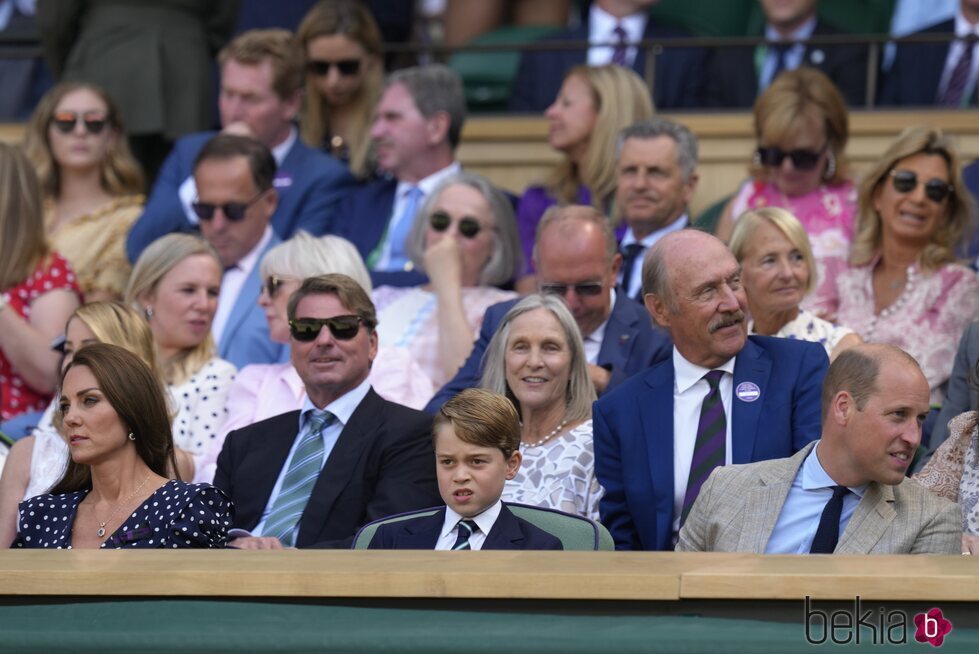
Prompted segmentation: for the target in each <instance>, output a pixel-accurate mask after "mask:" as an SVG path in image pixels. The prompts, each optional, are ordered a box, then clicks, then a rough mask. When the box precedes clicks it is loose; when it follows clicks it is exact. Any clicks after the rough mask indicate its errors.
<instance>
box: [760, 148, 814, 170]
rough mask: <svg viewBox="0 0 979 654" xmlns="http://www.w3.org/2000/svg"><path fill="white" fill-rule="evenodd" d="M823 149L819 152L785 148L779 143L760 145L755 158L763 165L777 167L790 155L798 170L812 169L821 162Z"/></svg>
mask: <svg viewBox="0 0 979 654" xmlns="http://www.w3.org/2000/svg"><path fill="white" fill-rule="evenodd" d="M823 150H825V148H823ZM823 150H820V151H818V152H817V151H815V150H806V149H804V148H798V149H795V150H783V149H782V148H780V147H778V146H777V145H772V146H769V147H759V148H758V149H757V150H755V160H756V161H757V162H758V163H759V164H761V165H763V166H768V167H771V168H776V167H778V166H781V165H782V162H783V161H785V158H786V157H788V158H789V160H790V161H791V162H792V167H793V168H795V169H796V170H812V169H813V168H815V167H816V165H817V164H818V163H819V157H820V156H821V155H822V154H823Z"/></svg>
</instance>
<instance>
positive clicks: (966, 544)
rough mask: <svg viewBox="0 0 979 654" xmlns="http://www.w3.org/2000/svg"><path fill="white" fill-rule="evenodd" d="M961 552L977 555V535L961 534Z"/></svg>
mask: <svg viewBox="0 0 979 654" xmlns="http://www.w3.org/2000/svg"><path fill="white" fill-rule="evenodd" d="M962 553H963V554H976V555H979V536H973V535H972V534H968V533H963V534H962Z"/></svg>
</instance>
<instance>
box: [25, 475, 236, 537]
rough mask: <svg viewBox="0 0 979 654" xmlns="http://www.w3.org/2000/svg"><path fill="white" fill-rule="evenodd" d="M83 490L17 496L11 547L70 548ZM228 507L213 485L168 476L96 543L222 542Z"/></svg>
mask: <svg viewBox="0 0 979 654" xmlns="http://www.w3.org/2000/svg"><path fill="white" fill-rule="evenodd" d="M87 494H88V491H76V492H74V493H63V494H61V495H38V496H37V497H32V498H31V499H29V500H24V501H23V502H21V503H20V522H19V527H18V531H17V538H16V540H14V543H13V545H11V547H31V548H34V547H44V548H52V549H71V528H72V524H73V523H74V521H75V512H76V511H77V510H78V505H79V504H81V501H82V500H83V499H85V496H86V495H87ZM233 511H234V508H233V506H232V504H231V500H229V499H228V496H227V495H225V494H224V493H223V492H222V491H221V490H219V489H217V488H215V487H214V486H211V485H210V484H188V483H186V482H182V481H176V480H171V481H168V482H167V483H165V484H164V485H163V486H160V487H159V488H158V489H157V490H156V492H155V493H153V494H152V495H150V496H149V497H148V498H146V500H145V501H144V502H143V503H142V504H141V505H140V506H138V507H137V508H136V510H135V511H133V513H132V514H131V515H130V516H129V518H127V519H126V521H125V522H124V523H123V524H122V526H121V527H119V529H117V530H116V531H115V533H113V534H112V535H111V536H109V538H107V539H106V541H105V542H104V543H102V548H103V549H113V548H114V549H120V548H124V547H143V548H154V547H155V548H159V547H166V548H176V547H198V548H215V547H224V546H225V543H227V540H228V528H229V527H230V526H231V521H232V518H233Z"/></svg>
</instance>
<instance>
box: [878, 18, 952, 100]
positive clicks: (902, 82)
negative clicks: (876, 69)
mask: <svg viewBox="0 0 979 654" xmlns="http://www.w3.org/2000/svg"><path fill="white" fill-rule="evenodd" d="M954 33H955V19H950V20H946V21H942V22H941V23H936V24H935V25H932V26H931V27H926V28H925V29H923V30H921V31H919V32H915V34H954ZM949 46H950V43H898V44H897V50H896V51H895V53H894V62H893V63H892V64H891V69H890V70H889V71H887V73H886V74H884V75H883V78H882V80H881V84H880V93H879V94H878V98H879V100H878V104H881V105H892V106H893V105H903V106H914V105H918V106H922V105H933V104H935V97H936V96H937V95H938V84H939V83H940V82H941V80H942V72H943V71H944V70H945V59H946V58H947V57H948V49H949Z"/></svg>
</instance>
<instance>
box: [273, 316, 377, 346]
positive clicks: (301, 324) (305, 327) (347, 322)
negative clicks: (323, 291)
mask: <svg viewBox="0 0 979 654" xmlns="http://www.w3.org/2000/svg"><path fill="white" fill-rule="evenodd" d="M362 322H364V319H363V318H361V317H360V316H334V317H332V318H296V319H295V320H290V321H289V333H291V334H292V337H293V338H294V339H296V340H297V341H300V342H302V343H308V342H310V341H315V340H316V338H317V337H318V336H319V335H320V330H322V329H323V325H326V326H327V327H328V328H329V329H330V333H331V334H333V338H335V339H337V340H338V341H349V340H350V339H351V338H353V337H354V336H356V335H357V330H359V329H360V323H362Z"/></svg>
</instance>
